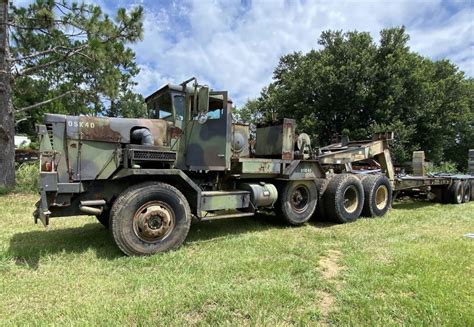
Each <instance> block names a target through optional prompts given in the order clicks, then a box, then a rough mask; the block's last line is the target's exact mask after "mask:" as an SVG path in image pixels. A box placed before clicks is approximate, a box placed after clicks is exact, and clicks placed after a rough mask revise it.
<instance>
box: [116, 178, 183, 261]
mask: <svg viewBox="0 0 474 327" xmlns="http://www.w3.org/2000/svg"><path fill="white" fill-rule="evenodd" d="M110 217H111V219H112V222H111V229H112V235H113V237H114V240H115V243H116V244H117V246H118V247H119V248H120V250H122V252H123V253H125V254H126V255H129V256H140V255H152V254H155V253H158V252H165V251H169V250H174V249H176V248H177V247H179V246H180V245H181V244H182V243H183V242H184V240H185V238H186V236H187V234H188V232H189V228H190V226H191V209H190V208H189V204H188V202H187V200H186V198H185V197H184V195H183V194H182V193H181V192H180V191H179V190H178V189H176V188H175V187H173V186H171V185H169V184H165V183H160V182H148V183H143V184H138V185H135V186H133V187H131V188H129V189H127V190H126V191H124V192H123V193H122V194H121V195H120V196H119V197H118V198H117V200H116V201H115V203H114V205H113V206H112V211H111V214H110Z"/></svg>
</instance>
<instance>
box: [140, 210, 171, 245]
mask: <svg viewBox="0 0 474 327" xmlns="http://www.w3.org/2000/svg"><path fill="white" fill-rule="evenodd" d="M133 227H134V228H133V229H134V231H135V234H136V235H137V236H138V237H139V238H140V239H142V240H144V241H146V242H157V241H160V240H162V239H164V238H165V237H166V236H168V235H169V234H170V232H171V231H172V230H173V228H174V215H173V212H172V210H171V209H170V208H169V207H168V206H167V205H166V204H164V203H160V202H152V203H147V204H145V205H143V206H142V207H141V208H140V209H138V210H137V213H136V214H135V217H134V219H133Z"/></svg>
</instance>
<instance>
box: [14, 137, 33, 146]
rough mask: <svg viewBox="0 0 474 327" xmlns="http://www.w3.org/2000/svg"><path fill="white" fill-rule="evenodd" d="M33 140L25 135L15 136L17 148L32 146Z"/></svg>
mask: <svg viewBox="0 0 474 327" xmlns="http://www.w3.org/2000/svg"><path fill="white" fill-rule="evenodd" d="M30 143H31V140H30V139H29V138H28V136H25V135H15V148H19V147H20V146H28V145H30Z"/></svg>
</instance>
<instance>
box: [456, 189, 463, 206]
mask: <svg viewBox="0 0 474 327" xmlns="http://www.w3.org/2000/svg"><path fill="white" fill-rule="evenodd" d="M462 191H463V188H462V187H459V188H458V192H457V194H456V199H457V201H458V202H462V200H463V198H464V197H463V194H462V193H463V192H462Z"/></svg>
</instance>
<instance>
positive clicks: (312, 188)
mask: <svg viewBox="0 0 474 327" xmlns="http://www.w3.org/2000/svg"><path fill="white" fill-rule="evenodd" d="M278 198H279V200H278V203H277V205H276V213H277V215H279V216H281V218H282V219H283V220H284V221H285V222H286V223H288V224H290V225H293V226H299V225H303V224H304V223H306V222H307V221H308V220H309V219H310V218H311V216H312V215H313V213H314V211H315V209H316V205H317V204H318V189H317V187H316V184H315V183H314V181H290V182H287V183H285V185H284V186H283V188H282V190H281V192H280V195H279V196H278Z"/></svg>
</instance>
